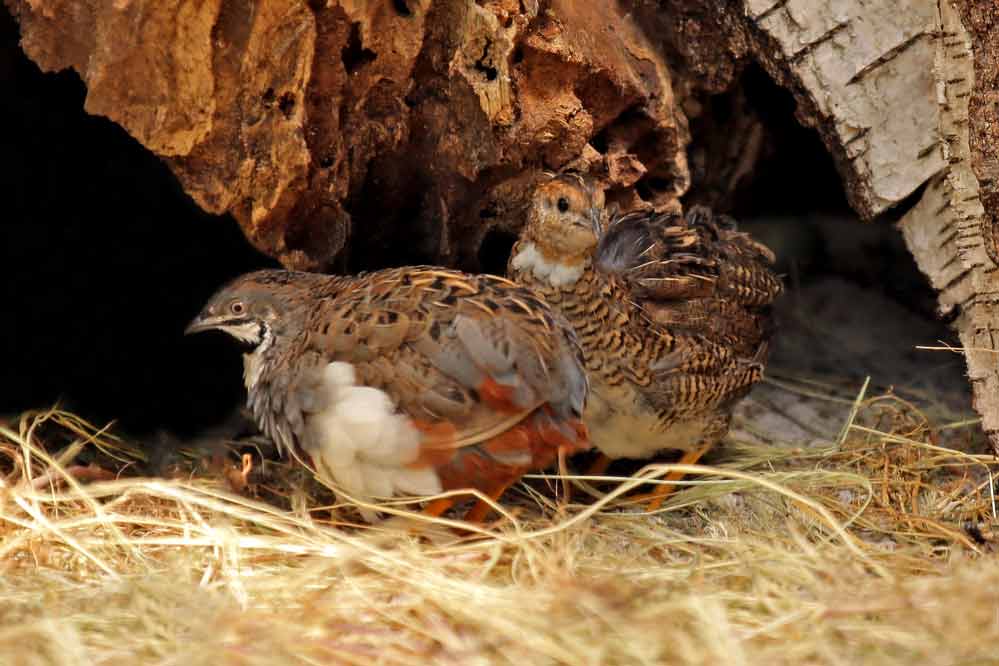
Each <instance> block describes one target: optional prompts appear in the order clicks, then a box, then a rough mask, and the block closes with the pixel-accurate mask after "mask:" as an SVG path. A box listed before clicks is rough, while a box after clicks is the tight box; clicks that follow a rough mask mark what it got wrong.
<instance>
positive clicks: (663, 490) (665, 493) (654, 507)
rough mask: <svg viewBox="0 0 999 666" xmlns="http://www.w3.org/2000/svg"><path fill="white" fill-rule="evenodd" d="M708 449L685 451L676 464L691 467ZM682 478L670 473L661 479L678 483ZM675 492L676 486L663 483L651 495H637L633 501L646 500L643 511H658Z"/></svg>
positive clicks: (682, 475)
mask: <svg viewBox="0 0 999 666" xmlns="http://www.w3.org/2000/svg"><path fill="white" fill-rule="evenodd" d="M710 448H711V447H710V446H705V447H702V448H699V449H694V450H693V451H687V452H685V453H684V454H683V456H682V457H681V458H680V459H679V460H677V461H676V464H678V465H693V464H694V463H696V462H697V461H698V460H700V459H701V456H703V455H704V454H705V453H707V452H708V449H710ZM684 476H686V474H684V473H683V472H670V473H669V474H667V475H666V476H665V477H664V478H663V481H679V480H680V479H682V478H683V477H684ZM675 490H676V484H673V483H663V484H660V485H658V486H656V489H655V490H653V491H652V492H651V493H648V494H646V495H638V496H637V497H635V500H637V501H639V502H641V501H644V500H648V502H649V503H648V504H647V505H646V506H645V510H646V511H658V510H659V508H660V507H661V506H662V505H663V502H664V501H665V500H666V498H667V497H669V496H670V495H672V494H673V492H674V491H675Z"/></svg>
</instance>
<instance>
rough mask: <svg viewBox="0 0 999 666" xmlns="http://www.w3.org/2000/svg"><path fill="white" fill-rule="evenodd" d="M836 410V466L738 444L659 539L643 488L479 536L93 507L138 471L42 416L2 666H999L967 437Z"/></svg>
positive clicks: (306, 500) (256, 509) (993, 585)
mask: <svg viewBox="0 0 999 666" xmlns="http://www.w3.org/2000/svg"><path fill="white" fill-rule="evenodd" d="M844 412H845V413H847V414H848V417H849V420H848V425H847V427H844V429H843V431H842V433H841V436H840V438H839V440H838V441H832V442H829V443H828V445H827V446H824V447H812V448H808V449H793V448H789V447H787V446H777V445H761V444H759V443H756V444H748V443H739V442H731V443H730V444H729V447H728V450H727V451H728V452H727V454H726V456H725V458H724V460H723V463H722V464H721V466H719V467H692V468H691V471H694V470H696V471H699V472H702V473H703V474H702V475H700V476H697V477H695V478H694V479H693V480H692V487H690V488H688V489H686V490H685V491H684V492H682V493H679V494H678V495H676V496H675V497H674V498H673V501H672V503H671V504H670V505H669V506H667V507H666V508H665V509H664V510H663V511H662V512H660V513H658V514H656V515H652V516H649V515H642V514H641V513H639V512H637V511H636V510H634V509H631V508H629V506H628V503H627V500H626V497H623V495H624V494H625V493H626V492H627V491H628V490H629V489H630V488H631V487H633V486H634V483H635V482H633V481H632V482H622V480H621V479H616V482H617V485H616V486H615V485H613V484H608V483H604V484H602V485H600V486H599V487H600V489H601V491H603V492H598V491H597V490H596V489H595V488H594V487H592V484H591V483H590V482H588V481H587V480H583V479H580V480H577V484H578V485H577V488H576V489H575V490H574V492H573V500H574V503H572V504H570V505H569V506H567V507H558V506H557V505H556V504H555V503H554V501H553V500H552V499H551V498H552V496H553V493H550V492H546V489H547V488H548V486H549V485H551V479H537V480H533V481H531V482H530V483H529V484H528V485H524V486H521V487H520V496H519V497H518V498H517V500H516V501H515V502H513V503H514V504H515V505H516V506H517V510H516V511H515V512H514V513H513V514H512V515H511V516H509V517H508V518H507V519H504V520H502V521H500V522H499V523H498V524H497V525H496V526H495V527H494V528H493V529H492V530H491V532H490V533H489V534H487V535H481V534H480V535H473V536H471V537H469V536H467V535H466V536H464V537H460V536H456V535H455V533H453V532H448V531H447V530H445V529H444V528H442V527H437V529H435V530H433V531H432V532H429V533H427V534H424V536H423V537H419V536H417V535H416V534H415V533H414V529H413V528H412V523H407V524H408V525H409V526H410V527H409V529H406V528H405V526H404V524H403V523H401V522H398V521H397V522H394V523H390V525H389V526H385V527H382V528H379V529H359V528H351V527H346V526H344V525H343V524H342V523H340V522H339V519H341V518H345V517H349V515H350V512H349V511H348V510H345V509H341V508H336V507H334V508H332V509H330V508H329V507H321V508H318V509H317V508H315V506H314V504H313V503H315V502H318V501H319V499H318V498H316V497H309V496H306V494H305V493H307V492H312V490H310V489H309V488H308V487H304V488H303V487H299V488H298V489H297V490H295V488H296V485H295V484H294V483H289V485H288V486H287V487H288V488H291V490H289V491H287V492H285V491H281V490H279V489H275V488H271V489H270V490H266V491H262V492H265V494H267V493H269V494H268V497H271V498H272V499H273V498H277V501H278V503H279V504H286V505H287V506H288V507H291V508H290V510H284V509H283V508H277V507H276V506H275V505H274V503H267V502H264V501H260V500H255V499H250V498H248V497H244V496H241V495H238V494H235V493H232V492H231V491H229V490H227V487H226V485H225V484H224V483H223V482H222V481H220V479H218V478H194V479H191V480H185V481H167V480H159V479H144V478H135V477H132V478H126V477H125V476H122V477H120V478H118V479H108V480H102V479H101V478H100V477H101V474H99V473H96V474H94V473H91V472H93V471H94V469H95V468H84V467H76V468H75V469H74V472H76V473H77V474H81V475H83V476H88V477H96V478H97V480H95V481H93V482H92V483H86V484H80V483H78V482H76V481H75V480H74V478H73V475H72V474H66V469H67V466H69V465H71V464H74V461H78V460H79V459H80V456H81V455H82V454H85V453H87V452H88V451H89V452H92V453H93V452H96V451H98V450H99V451H101V453H100V455H101V456H103V457H104V459H105V460H107V459H111V458H114V459H117V460H119V461H121V462H122V466H123V467H125V468H126V470H127V468H128V466H127V464H125V463H127V461H129V460H133V459H135V458H137V457H139V456H140V455H141V454H140V453H139V452H138V451H134V450H129V449H128V448H127V446H125V445H124V444H123V443H122V442H120V441H118V440H117V439H115V438H114V437H113V436H111V435H108V434H107V433H96V432H95V430H94V428H92V427H91V426H89V425H87V424H85V423H83V422H81V421H80V420H79V419H77V418H75V417H74V416H72V415H70V414H67V413H63V412H59V411H52V412H46V413H36V414H27V415H24V417H23V418H21V419H20V421H19V422H16V423H9V424H7V425H6V426H3V427H2V428H0V470H2V473H3V474H4V475H5V476H2V477H0V539H2V541H0V566H2V568H3V576H2V578H0V655H3V657H2V658H0V662H2V663H3V664H31V665H35V664H59V665H67V666H73V665H77V664H80V665H82V664H108V665H111V664H122V665H124V664H137V663H142V664H213V665H216V664H248V665H249V664H269V665H270V664H273V665H277V666H280V665H282V664H429V663H433V664H462V665H466V664H493V663H499V664H502V663H511V664H518V665H519V666H523V665H525V664H531V665H533V664H592V665H597V664H713V663H726V664H736V665H737V664H856V663H861V662H863V663H878V664H910V663H920V664H962V663H967V664H985V663H993V662H996V663H999V657H992V656H990V655H992V654H993V653H994V652H995V647H994V646H995V645H997V644H999V562H996V560H995V558H994V556H993V555H992V554H991V552H992V548H993V546H992V543H993V537H992V534H991V532H990V526H991V525H993V524H995V523H996V513H995V512H996V508H995V500H994V496H993V492H994V491H993V471H994V470H995V469H996V463H995V462H994V461H993V459H992V458H991V456H981V455H969V454H966V453H962V452H960V451H956V450H951V449H948V448H944V447H942V446H941V445H939V444H937V443H935V442H940V441H946V442H947V443H949V444H951V445H953V444H954V443H955V442H957V443H960V442H961V440H962V435H961V433H965V432H967V433H971V432H973V431H974V423H956V424H949V425H947V424H943V425H941V424H937V425H936V426H934V424H932V423H930V422H929V421H928V420H927V419H926V417H925V416H923V415H922V414H921V413H920V412H919V410H917V409H916V408H915V407H913V406H912V405H910V404H908V403H906V402H905V401H903V400H901V399H898V398H895V397H892V396H881V397H877V398H874V399H870V400H865V399H863V396H861V397H860V398H858V399H857V401H856V402H855V403H854V404H853V405H852V406H851V405H849V404H848V405H845V406H844ZM969 437H970V435H969ZM966 439H967V438H966ZM109 457H110V458H109ZM105 466H106V465H105ZM672 468H673V467H672V466H669V465H653V466H649V467H647V468H645V470H643V472H642V474H643V475H644V476H645V477H646V478H650V479H654V478H658V477H661V476H662V475H663V474H665V473H666V472H667V471H669V470H670V469H672ZM87 470H90V471H87ZM285 470H286V468H279V470H278V472H277V474H276V476H277V477H278V478H280V477H282V476H287V477H293V476H294V475H293V474H291V472H288V473H287V474H286V472H285ZM590 481H593V480H592V479H591V480H590ZM608 489H612V492H610V493H608V494H604V493H605V492H606V491H607V490H608ZM588 493H589V494H592V495H596V496H599V499H595V500H593V501H591V499H590V497H589V495H588ZM307 507H308V508H307Z"/></svg>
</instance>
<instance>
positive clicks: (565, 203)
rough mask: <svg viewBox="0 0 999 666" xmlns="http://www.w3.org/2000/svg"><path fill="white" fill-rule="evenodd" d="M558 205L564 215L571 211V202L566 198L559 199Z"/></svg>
mask: <svg viewBox="0 0 999 666" xmlns="http://www.w3.org/2000/svg"><path fill="white" fill-rule="evenodd" d="M556 205H557V206H558V210H559V212H560V213H564V212H566V211H568V210H569V200H568V199H566V198H565V197H559V198H558V203H557V204H556Z"/></svg>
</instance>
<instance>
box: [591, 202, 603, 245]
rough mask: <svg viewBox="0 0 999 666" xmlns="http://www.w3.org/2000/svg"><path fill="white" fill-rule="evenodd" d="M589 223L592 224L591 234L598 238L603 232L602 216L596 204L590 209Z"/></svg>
mask: <svg viewBox="0 0 999 666" xmlns="http://www.w3.org/2000/svg"><path fill="white" fill-rule="evenodd" d="M590 224H591V225H592V226H593V235H594V236H596V237H597V238H600V236H601V235H603V233H604V225H603V216H602V215H601V210H600V209H599V208H597V207H596V206H594V207H593V208H591V209H590Z"/></svg>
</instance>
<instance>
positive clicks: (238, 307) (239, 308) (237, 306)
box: [229, 301, 246, 315]
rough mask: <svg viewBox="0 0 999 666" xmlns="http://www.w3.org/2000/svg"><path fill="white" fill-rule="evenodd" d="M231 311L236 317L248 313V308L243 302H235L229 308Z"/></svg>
mask: <svg viewBox="0 0 999 666" xmlns="http://www.w3.org/2000/svg"><path fill="white" fill-rule="evenodd" d="M229 310H231V311H232V313H233V314H234V315H241V314H243V313H244V312H246V306H245V305H243V301H233V302H232V305H230V306H229Z"/></svg>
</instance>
